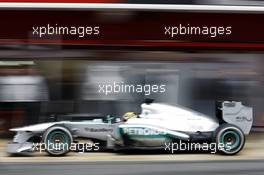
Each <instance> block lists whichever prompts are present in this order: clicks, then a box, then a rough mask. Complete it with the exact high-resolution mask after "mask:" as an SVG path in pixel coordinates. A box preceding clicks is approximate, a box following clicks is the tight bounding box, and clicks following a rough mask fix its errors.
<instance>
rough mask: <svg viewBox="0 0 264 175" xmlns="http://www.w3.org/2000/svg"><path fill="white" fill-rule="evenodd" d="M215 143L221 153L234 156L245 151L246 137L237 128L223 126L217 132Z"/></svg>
mask: <svg viewBox="0 0 264 175" xmlns="http://www.w3.org/2000/svg"><path fill="white" fill-rule="evenodd" d="M215 142H216V145H217V148H218V151H219V152H220V153H222V154H226V155H234V154H237V153H238V152H239V151H241V150H242V149H243V147H244V145H245V135H244V133H243V131H242V130H241V129H240V128H238V127H237V126H235V125H231V124H223V125H221V126H219V127H218V129H217V130H216V132H215ZM220 145H221V146H220Z"/></svg>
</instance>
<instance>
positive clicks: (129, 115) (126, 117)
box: [122, 112, 138, 121]
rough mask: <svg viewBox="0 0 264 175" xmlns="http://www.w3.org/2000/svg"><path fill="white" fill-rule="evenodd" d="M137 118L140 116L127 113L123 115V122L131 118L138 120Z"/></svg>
mask: <svg viewBox="0 0 264 175" xmlns="http://www.w3.org/2000/svg"><path fill="white" fill-rule="evenodd" d="M137 117H138V115H137V114H136V113H135V112H126V113H125V114H124V115H123V117H122V119H123V121H127V120H129V119H131V118H137Z"/></svg>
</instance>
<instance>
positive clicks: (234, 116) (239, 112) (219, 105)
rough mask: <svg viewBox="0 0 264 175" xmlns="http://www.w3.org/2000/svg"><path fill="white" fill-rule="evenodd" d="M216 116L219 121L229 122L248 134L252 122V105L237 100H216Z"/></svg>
mask: <svg viewBox="0 0 264 175" xmlns="http://www.w3.org/2000/svg"><path fill="white" fill-rule="evenodd" d="M216 116H217V118H218V119H219V123H220V124H222V123H230V124H233V125H236V126H237V127H239V128H240V129H241V130H242V131H243V132H244V134H249V132H250V130H251V127H252V124H253V109H252V107H247V106H244V105H243V104H242V103H241V102H237V101H218V102H216Z"/></svg>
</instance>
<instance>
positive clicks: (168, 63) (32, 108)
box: [0, 46, 264, 136]
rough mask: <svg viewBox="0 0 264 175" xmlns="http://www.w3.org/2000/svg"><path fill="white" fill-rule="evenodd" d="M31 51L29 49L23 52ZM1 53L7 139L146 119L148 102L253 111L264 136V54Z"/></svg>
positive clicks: (0, 94)
mask: <svg viewBox="0 0 264 175" xmlns="http://www.w3.org/2000/svg"><path fill="white" fill-rule="evenodd" d="M23 47H24V46H23ZM23 47H22V46H21V48H19V46H17V48H9V49H7V50H6V49H3V50H1V51H0V55H1V61H0V103H1V104H0V131H1V136H5V135H6V134H8V129H9V128H11V127H17V126H22V125H27V124H34V123H39V122H45V121H48V120H49V118H50V116H51V115H54V114H68V113H98V114H103V115H106V114H112V115H122V114H123V113H124V112H127V111H136V112H140V104H141V103H142V102H143V101H144V99H145V98H153V99H155V101H157V102H164V103H170V104H180V105H183V106H186V107H189V108H192V109H194V110H197V111H199V112H202V113H205V114H207V115H210V116H215V101H217V100H236V101H242V102H243V103H244V104H245V105H248V106H252V107H253V109H254V129H255V130H262V129H263V128H264V109H263V102H264V94H263V88H264V71H263V66H264V54H262V53H258V54H257V53H256V54H253V53H219V52H218V53H212V51H211V52H208V53H204V52H203V53H199V52H196V53H191V52H189V53H188V52H182V51H181V52H179V51H135V50H134V51H133V50H86V49H82V50H81V49H79V50H78V49H61V48H60V49H59V50H57V49H58V48H56V47H55V48H54V47H45V46H39V47H36V46H35V47H34V48H27V49H25V48H23ZM113 82H123V83H124V84H135V85H137V84H139V85H145V84H150V85H153V84H158V85H159V84H164V85H166V91H165V92H164V93H151V94H150V95H145V94H144V93H118V94H117V93H115V94H109V95H105V94H102V93H99V87H98V85H99V84H107V83H108V84H111V83H113Z"/></svg>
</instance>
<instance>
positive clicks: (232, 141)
mask: <svg viewBox="0 0 264 175" xmlns="http://www.w3.org/2000/svg"><path fill="white" fill-rule="evenodd" d="M220 142H221V143H222V144H224V148H225V149H226V150H227V149H230V151H232V150H235V149H237V148H238V147H239V146H240V144H241V137H240V136H239V134H238V133H237V132H236V131H233V130H228V131H226V132H224V133H223V134H222V136H221V139H220Z"/></svg>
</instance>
